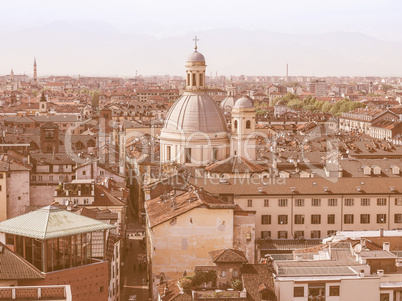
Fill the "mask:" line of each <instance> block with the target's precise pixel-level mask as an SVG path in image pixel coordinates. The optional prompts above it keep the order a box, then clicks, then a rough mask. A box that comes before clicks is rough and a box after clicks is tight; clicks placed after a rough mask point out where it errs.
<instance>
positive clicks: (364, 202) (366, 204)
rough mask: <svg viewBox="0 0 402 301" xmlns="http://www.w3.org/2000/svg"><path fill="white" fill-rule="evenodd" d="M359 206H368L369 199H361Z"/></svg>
mask: <svg viewBox="0 0 402 301" xmlns="http://www.w3.org/2000/svg"><path fill="white" fill-rule="evenodd" d="M361 205H362V206H370V199H368V198H364V199H361Z"/></svg>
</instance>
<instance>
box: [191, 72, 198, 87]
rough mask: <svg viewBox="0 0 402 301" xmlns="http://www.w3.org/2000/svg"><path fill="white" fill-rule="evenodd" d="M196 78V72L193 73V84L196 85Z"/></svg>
mask: <svg viewBox="0 0 402 301" xmlns="http://www.w3.org/2000/svg"><path fill="white" fill-rule="evenodd" d="M196 81H197V80H196V78H195V73H193V83H192V86H193V87H195V86H196Z"/></svg>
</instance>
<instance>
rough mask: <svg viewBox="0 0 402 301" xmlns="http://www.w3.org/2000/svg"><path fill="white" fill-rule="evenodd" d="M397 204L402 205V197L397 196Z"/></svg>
mask: <svg viewBox="0 0 402 301" xmlns="http://www.w3.org/2000/svg"><path fill="white" fill-rule="evenodd" d="M395 206H402V198H395Z"/></svg>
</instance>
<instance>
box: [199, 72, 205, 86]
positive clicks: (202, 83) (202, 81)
mask: <svg viewBox="0 0 402 301" xmlns="http://www.w3.org/2000/svg"><path fill="white" fill-rule="evenodd" d="M202 76H203V74H200V86H203V85H204V80H203V77H202Z"/></svg>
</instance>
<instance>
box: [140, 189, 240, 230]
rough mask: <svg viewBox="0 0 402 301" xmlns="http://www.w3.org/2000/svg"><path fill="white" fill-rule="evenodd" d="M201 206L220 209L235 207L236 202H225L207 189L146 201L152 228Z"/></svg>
mask: <svg viewBox="0 0 402 301" xmlns="http://www.w3.org/2000/svg"><path fill="white" fill-rule="evenodd" d="M200 206H207V207H209V208H219V209H227V208H232V209H234V208H235V205H234V204H229V203H226V202H223V201H221V200H219V199H218V198H215V197H213V196H210V195H209V194H208V193H206V192H205V191H191V192H186V193H183V194H182V195H179V196H175V197H173V196H169V197H168V198H164V197H163V196H159V197H157V198H155V199H152V200H148V201H147V202H146V203H145V210H146V212H147V215H148V219H149V222H150V227H151V228H152V227H154V226H157V225H159V224H161V223H164V222H166V221H168V220H170V219H172V218H174V217H176V216H179V215H181V214H183V213H186V212H188V211H190V210H192V209H194V208H197V207H200Z"/></svg>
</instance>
